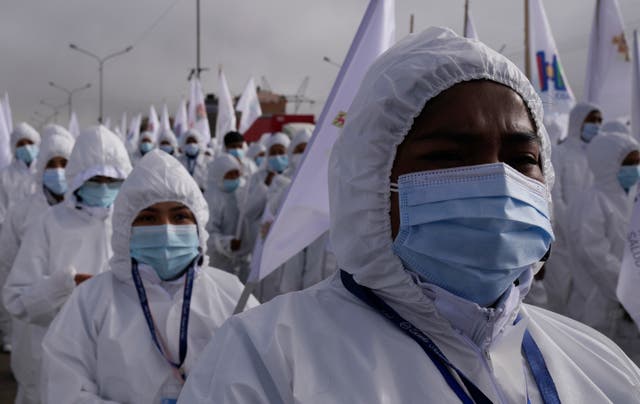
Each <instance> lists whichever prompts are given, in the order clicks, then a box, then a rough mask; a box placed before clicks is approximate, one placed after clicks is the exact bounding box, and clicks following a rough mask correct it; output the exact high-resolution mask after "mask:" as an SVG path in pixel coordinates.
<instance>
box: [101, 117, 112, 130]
mask: <svg viewBox="0 0 640 404" xmlns="http://www.w3.org/2000/svg"><path fill="white" fill-rule="evenodd" d="M102 125H103V126H104V127H105V128H107V129H109V130H111V117H109V116H108V117H107V120H106V121H104V123H103V124H102Z"/></svg>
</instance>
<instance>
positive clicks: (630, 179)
mask: <svg viewBox="0 0 640 404" xmlns="http://www.w3.org/2000/svg"><path fill="white" fill-rule="evenodd" d="M638 180H640V166H622V167H621V168H620V171H618V182H619V183H620V185H621V186H622V188H623V189H624V190H625V192H629V190H630V189H631V187H632V186H634V185H636V184H637V183H638Z"/></svg>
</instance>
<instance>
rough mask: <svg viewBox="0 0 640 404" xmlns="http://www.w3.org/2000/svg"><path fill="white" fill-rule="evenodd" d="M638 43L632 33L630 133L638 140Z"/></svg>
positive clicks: (639, 67) (639, 51)
mask: <svg viewBox="0 0 640 404" xmlns="http://www.w3.org/2000/svg"><path fill="white" fill-rule="evenodd" d="M639 42H640V41H638V31H634V32H633V75H632V77H631V133H632V134H633V136H634V137H635V138H636V140H640V43H639Z"/></svg>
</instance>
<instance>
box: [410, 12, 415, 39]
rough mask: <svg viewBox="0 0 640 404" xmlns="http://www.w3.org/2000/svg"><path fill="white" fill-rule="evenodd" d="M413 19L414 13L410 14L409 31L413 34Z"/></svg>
mask: <svg viewBox="0 0 640 404" xmlns="http://www.w3.org/2000/svg"><path fill="white" fill-rule="evenodd" d="M413 20H414V16H413V14H411V16H409V33H410V34H413Z"/></svg>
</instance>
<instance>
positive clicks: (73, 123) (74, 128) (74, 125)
mask: <svg viewBox="0 0 640 404" xmlns="http://www.w3.org/2000/svg"><path fill="white" fill-rule="evenodd" d="M69 133H71V134H72V135H73V137H75V138H77V137H78V136H79V135H80V124H78V116H77V115H76V111H71V118H70V119H69Z"/></svg>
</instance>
